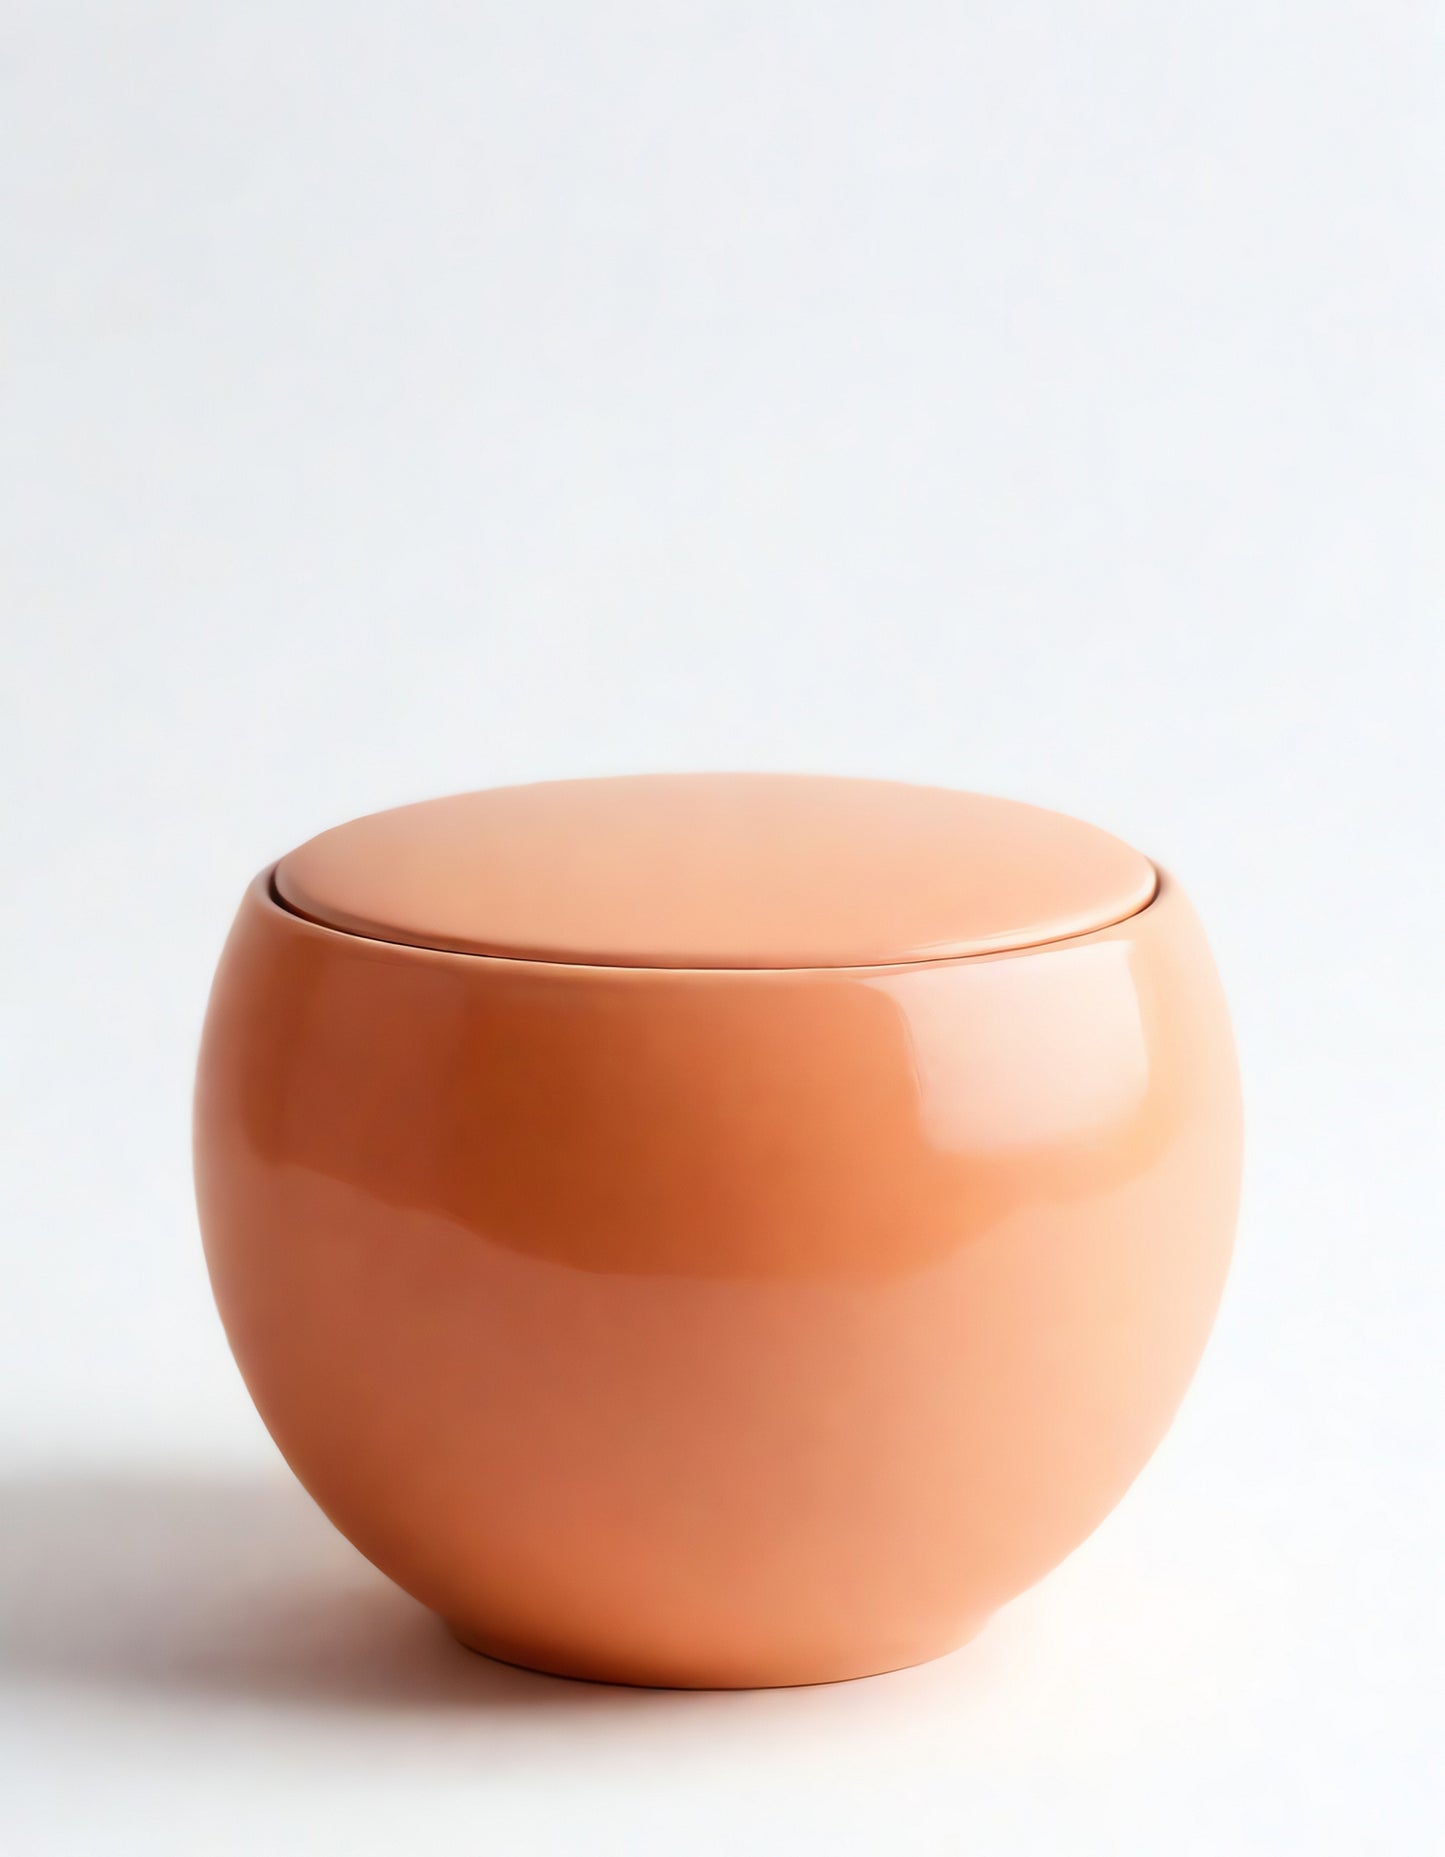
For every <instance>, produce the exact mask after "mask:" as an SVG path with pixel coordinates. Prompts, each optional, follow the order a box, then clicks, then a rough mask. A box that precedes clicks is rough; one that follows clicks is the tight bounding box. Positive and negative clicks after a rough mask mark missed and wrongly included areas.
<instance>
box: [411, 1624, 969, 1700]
mask: <svg viewBox="0 0 1445 1857" xmlns="http://www.w3.org/2000/svg"><path fill="white" fill-rule="evenodd" d="M991 1616H992V1615H991V1614H985V1616H984V1617H982V1618H980V1619H976V1620H975V1621H974V1622H973V1623H972V1624H971V1625H969V1626H968V1627H967V1628H966V1629H965V1630H963V1631H962V1632H960V1633H959V1634H958V1635H957V1636H955V1637H953V1638H951V1639H950V1640H949V1642H948V1643H946V1644H940V1645H938V1646H937V1647H936V1648H932V1649H929V1650H920V1651H919V1652H918V1653H917V1655H911V1656H905V1657H902V1658H898V1659H897V1660H896V1661H895V1660H893V1659H885V1660H884V1661H883V1662H881V1663H875V1662H872V1661H864V1662H862V1663H860V1664H858V1665H857V1667H855V1668H849V1667H848V1666H847V1665H846V1664H844V1665H842V1667H840V1668H837V1669H830V1670H826V1671H818V1672H816V1673H814V1672H803V1671H799V1672H798V1673H797V1674H787V1675H781V1674H778V1673H777V1672H776V1671H768V1672H766V1673H765V1672H763V1671H759V1672H758V1673H757V1674H756V1675H754V1676H745V1675H741V1674H738V1673H735V1672H729V1673H724V1672H722V1671H716V1672H710V1671H709V1670H708V1669H707V1667H706V1665H702V1666H700V1667H699V1669H698V1670H697V1672H696V1673H695V1674H689V1675H687V1676H683V1675H681V1674H672V1673H669V1674H666V1675H664V1674H663V1673H662V1672H656V1673H652V1674H649V1673H648V1672H647V1671H646V1669H645V1667H644V1666H641V1665H636V1666H634V1665H626V1666H623V1665H620V1664H619V1665H617V1666H615V1667H614V1666H611V1665H604V1664H594V1663H592V1662H590V1661H589V1660H588V1659H586V1658H578V1659H576V1660H573V1659H571V1658H568V1657H565V1656H564V1657H559V1656H557V1655H556V1653H555V1652H554V1651H545V1652H544V1651H540V1650H538V1651H535V1652H534V1651H532V1650H530V1649H528V1648H527V1647H526V1646H524V1645H519V1644H503V1643H500V1642H498V1641H497V1640H495V1639H490V1638H488V1637H487V1636H486V1635H485V1634H484V1633H479V1632H476V1631H473V1630H471V1629H470V1628H469V1627H467V1626H465V1625H459V1624H458V1623H457V1622H456V1621H455V1620H454V1619H446V1620H444V1621H443V1622H444V1623H445V1625H446V1628H447V1630H448V1631H449V1632H450V1633H451V1635H452V1636H453V1637H454V1638H455V1639H456V1641H457V1643H458V1644H460V1645H461V1647H462V1648H463V1650H467V1651H471V1652H472V1653H473V1654H474V1655H475V1656H477V1657H485V1658H487V1659H489V1661H490V1662H492V1663H497V1664H508V1665H510V1666H511V1668H512V1669H514V1670H529V1671H531V1672H533V1674H535V1675H537V1676H556V1677H565V1678H566V1679H567V1680H568V1681H570V1682H574V1683H606V1684H611V1685H613V1686H616V1687H620V1688H624V1689H680V1690H688V1689H815V1688H818V1687H819V1686H820V1685H822V1684H826V1683H856V1682H859V1681H861V1680H862V1679H863V1678H865V1677H870V1676H887V1675H888V1674H889V1672H890V1671H894V1670H913V1669H916V1668H917V1667H918V1665H920V1664H929V1663H933V1662H934V1661H935V1660H936V1659H938V1658H940V1657H947V1656H948V1655H949V1654H950V1652H952V1651H956V1650H959V1649H960V1648H961V1647H962V1646H963V1645H965V1644H967V1643H968V1642H969V1641H970V1640H971V1639H973V1638H975V1637H977V1635H978V1634H979V1632H981V1631H982V1630H983V1628H984V1626H985V1625H986V1624H987V1623H988V1620H989V1618H990V1617H991Z"/></svg>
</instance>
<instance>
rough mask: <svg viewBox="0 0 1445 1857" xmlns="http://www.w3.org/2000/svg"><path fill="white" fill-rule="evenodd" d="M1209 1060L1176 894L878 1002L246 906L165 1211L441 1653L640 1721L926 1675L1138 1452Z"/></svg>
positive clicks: (1230, 1164)
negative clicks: (187, 1199) (190, 1234)
mask: <svg viewBox="0 0 1445 1857" xmlns="http://www.w3.org/2000/svg"><path fill="white" fill-rule="evenodd" d="M1239 1145H1240V1127H1239V1104H1238V1092H1237V1083H1236V1074H1235V1064H1234V1057H1233V1051H1232V1045H1231V1040H1230V1034H1229V1027H1228V1020H1227V1015H1226V1012H1225V1008H1224V1003H1223V1000H1222V998H1221V995H1220V992H1219V988H1218V983H1217V980H1216V978H1215V974H1214V969H1213V965H1212V962H1211V960H1210V957H1209V953H1208V949H1207V947H1206V945H1205V943H1204V940H1203V937H1202V935H1201V933H1200V930H1199V927H1198V924H1197V922H1196V921H1195V918H1194V915H1193V913H1192V911H1191V910H1190V908H1189V906H1188V903H1187V902H1186V900H1185V899H1184V897H1183V895H1182V894H1181V893H1180V891H1179V890H1178V888H1177V887H1176V886H1174V885H1173V884H1171V883H1170V882H1168V881H1167V880H1165V881H1164V882H1163V883H1162V885H1161V887H1160V890H1159V893H1158V895H1157V896H1156V898H1155V900H1154V901H1153V902H1152V903H1151V904H1149V906H1148V907H1146V908H1144V909H1142V910H1140V911H1139V912H1138V913H1136V914H1133V915H1131V916H1130V917H1128V918H1127V919H1126V920H1123V921H1120V922H1117V923H1115V924H1113V925H1112V926H1110V927H1106V928H1103V929H1101V930H1099V931H1097V932H1095V933H1093V934H1090V935H1086V936H1081V937H1077V938H1074V939H1072V940H1065V941H1057V942H1051V943H1048V944H1046V945H1043V946H1039V947H1035V948H1031V949H1026V950H1020V951H1015V952H1010V953H1005V954H998V955H984V956H977V957H973V958H969V959H962V960H951V961H945V962H936V963H934V962H915V963H913V964H911V965H895V966H891V967H883V968H867V967H864V968H855V969H822V970H818V969H814V970H810V969H796V970H792V971H786V970H785V971H761V970H751V971H743V970H739V971H727V970H721V971H711V972H709V971H702V970H682V969H675V970H670V971H668V970H659V969H642V968H628V967H623V966H614V967H587V966H569V965H566V964H560V963H540V962H527V961H516V960H501V959H492V958H488V957H485V956H475V955H467V954H459V953H450V952H434V951H429V950H426V949H421V948H415V947H399V946H394V945H389V944H386V943H383V942H379V941H373V940H368V939H365V938H362V937H360V936H357V935H351V934H346V933H340V932H337V931H335V930H333V929H330V928H326V927H322V926H319V925H317V924H315V923H312V922H309V921H305V920H302V919H300V918H299V917H298V916H296V915H294V914H292V913H290V912H289V911H288V910H286V909H284V908H282V907H281V906H279V904H278V903H277V902H276V900H275V899H274V897H273V895H272V893H271V890H270V887H269V880H268V878H266V877H263V878H261V879H258V880H257V882H256V883H255V884H254V885H253V886H252V888H251V890H250V891H249V892H248V894H247V896H246V899H245V901H244V904H243V906H242V909H241V912H240V915H239V918H238V920H237V923H236V926H235V929H234V931H233V933H232V936H231V940H230V942H229V944H228V946H227V949H226V952H225V955H224V958H223V960H222V964H221V968H220V971H219V974H218V976H217V981H216V985H215V990H214V993H213V997H212V1003H211V1008H210V1013H209V1017H208V1020H207V1026H206V1032H205V1037H204V1044H203V1051H202V1058H201V1066H200V1075H199V1082H198V1094H197V1179H198V1193H199V1201H200V1209H201V1216H202V1225H203V1230H204V1235H205V1241H206V1250H207V1256H208V1260H209V1264H210V1268H211V1272H212V1278H213V1282H214V1285H215V1290H216V1295H217V1300H218V1302H219V1305H220V1308H221V1311H222V1315H223V1318H224V1320H225V1323H226V1327H227V1331H228V1334H229V1336H230V1339H231V1342H232V1345H233V1348H234V1350H235V1353H236V1357H237V1360H238V1362H239V1363H240V1366H241V1369H242V1371H243V1373H244V1375H245V1377H246V1380H247V1383H248V1385H249V1387H250V1389H251V1392H252V1394H253V1396H254V1398H255V1400H256V1403H257V1405H258V1407H259V1408H260V1411H261V1413H262V1416H263V1418H264V1419H265V1421H266V1423H267V1425H268V1426H269V1427H270V1429H271V1431H272V1433H273V1435H274V1436H275V1438H276V1440H277V1442H278V1444H279V1445H280V1447H281V1449H282V1451H283V1452H284V1453H285V1455H286V1457H287V1458H288V1460H289V1461H290V1463H291V1464H292V1465H293V1467H294V1468H295V1470H296V1472H297V1474H298V1475H299V1476H300V1477H301V1479H302V1481H303V1482H304V1483H305V1484H306V1485H307V1487H308V1488H309V1489H310V1490H311V1492H312V1493H313V1495H315V1497H316V1498H317V1500H318V1501H319V1502H320V1503H321V1505H322V1506H323V1508H325V1509H326V1511H327V1512H328V1513H329V1514H330V1515H331V1517H332V1518H333V1520H334V1521H335V1522H336V1523H337V1525H338V1526H339V1527H340V1528H341V1529H342V1530H343V1531H344V1532H345V1533H346V1534H347V1535H349V1536H350V1538H351V1539H352V1540H353V1541H355V1542H356V1544H357V1545H358V1546H359V1547H360V1548H361V1549H362V1550H363V1552H365V1553H366V1554H367V1555H369V1556H370V1557H371V1558H372V1559H373V1560H374V1561H375V1562H376V1563H377V1564H378V1565H379V1566H380V1567H382V1568H383V1569H384V1570H385V1571H386V1572H387V1573H389V1574H391V1575H392V1577H393V1578H395V1579H396V1580H397V1581H398V1582H400V1584H402V1585H403V1586H405V1587H406V1588H407V1589H408V1590H409V1591H411V1592H413V1593H414V1594H415V1595H416V1596H417V1597H418V1598H419V1599H421V1600H422V1601H423V1602H424V1603H426V1604H427V1605H429V1606H432V1607H434V1608H435V1609H436V1610H438V1611H440V1612H441V1613H443V1614H444V1615H445V1616H446V1617H447V1618H448V1619H449V1620H450V1621H451V1622H452V1624H453V1626H454V1628H455V1629H456V1630H457V1631H458V1633H459V1634H460V1635H461V1636H462V1637H463V1638H464V1639H466V1641H468V1642H470V1643H472V1644H474V1645H476V1646H477V1647H479V1648H482V1649H485V1650H488V1651H490V1652H493V1653H494V1654H496V1655H498V1656H501V1657H505V1658H508V1659H510V1660H513V1661H517V1662H521V1663H526V1664H531V1665H534V1666H538V1667H541V1668H546V1669H552V1670H558V1671H562V1672H565V1673H569V1674H578V1675H584V1676H592V1677H601V1678H606V1679H612V1680H620V1681H627V1682H641V1683H661V1684H682V1685H713V1684H727V1685H734V1684H735V1685H752V1684H767V1683H796V1682H813V1681H821V1680H827V1679H831V1678H839V1677H847V1676H856V1675H861V1674H865V1673H867V1672H870V1671H877V1670H883V1669H887V1668H891V1667H895V1666H898V1665H902V1664H906V1663H910V1662H915V1661H918V1660H921V1659H923V1658H925V1657H929V1656H933V1655H937V1654H938V1653H940V1652H942V1651H945V1650H948V1649H949V1648H951V1647H952V1646H954V1645H956V1644H957V1643H959V1642H961V1641H962V1640H963V1639H964V1638H966V1637H967V1636H968V1635H970V1634H971V1633H972V1632H973V1631H974V1630H976V1629H977V1627H978V1626H979V1625H980V1624H981V1623H982V1621H983V1620H984V1619H985V1618H986V1617H987V1616H988V1614H989V1613H990V1612H991V1611H992V1610H993V1609H994V1608H995V1607H996V1606H998V1605H999V1604H1001V1603H1002V1602H1003V1601H1005V1600H1007V1599H1008V1598H1010V1597H1011V1596H1012V1595H1013V1594H1015V1593H1017V1592H1018V1591H1020V1590H1021V1589H1022V1588H1023V1587H1024V1586H1026V1585H1028V1584H1030V1583H1031V1582H1032V1581H1034V1580H1035V1579H1037V1578H1038V1577H1039V1576H1040V1575H1042V1574H1043V1573H1044V1572H1046V1571H1047V1570H1048V1569H1049V1568H1050V1567H1051V1566H1052V1565H1054V1564H1055V1563H1056V1562H1057V1561H1058V1560H1059V1559H1060V1558H1062V1556H1063V1555H1064V1554H1066V1553H1067V1552H1068V1551H1069V1550H1070V1549H1071V1548H1072V1547H1073V1546H1075V1545H1076V1544H1077V1543H1078V1542H1079V1541H1080V1540H1081V1539H1082V1538H1083V1537H1084V1535H1086V1534H1087V1533H1088V1532H1089V1531H1090V1530H1091V1529H1092V1528H1093V1527H1094V1526H1095V1525H1096V1524H1097V1523H1098V1522H1099V1521H1100V1520H1101V1519H1102V1517H1103V1516H1104V1515H1105V1514H1106V1513H1107V1511H1108V1510H1109V1508H1110V1507H1111V1506H1112V1505H1113V1504H1114V1503H1115V1502H1116V1501H1117V1500H1118V1498H1119V1496H1120V1495H1121V1494H1122V1493H1123V1491H1124V1490H1125V1488H1126V1487H1127V1485H1128V1483H1129V1482H1130V1481H1131V1479H1132V1478H1133V1477H1134V1475H1135V1474H1136V1473H1137V1472H1138V1470H1139V1469H1140V1467H1141V1466H1142V1464H1143V1463H1144V1461H1145V1460H1146V1458H1147V1457H1148V1455H1149V1453H1150V1452H1151V1451H1152V1449H1153V1448H1154V1446H1155V1445H1156V1443H1157V1442H1158V1440H1159V1438H1160V1437H1161V1436H1162V1434H1163V1432H1164V1430H1165V1428H1166V1426H1167V1425H1168V1422H1169V1419H1170V1417H1171V1415H1172V1414H1173V1412H1174V1410H1175V1407H1176V1405H1177V1403H1178V1401H1179V1399H1180V1397H1181V1395H1182V1393H1183V1391H1184V1388H1185V1386H1186V1384H1187V1382H1188V1379H1189V1377H1190V1375H1191V1373H1192V1371H1193V1369H1194V1366H1195V1364H1196V1362H1197V1360H1198V1357H1199V1354H1200V1351H1201V1349H1202V1347H1203V1345H1204V1341H1205V1338H1206V1335H1207V1332H1208V1329H1209V1326H1210V1323H1211V1320H1212V1317H1213V1314H1214V1310H1215V1307H1216V1304H1217V1301H1218V1297H1219V1293H1220V1289H1221V1286H1222V1283H1223V1279H1224V1274H1225V1269H1226V1265H1227V1261H1228V1256H1229V1250H1230V1245H1231V1240H1232V1232H1233V1224H1234V1214H1235V1202H1236V1194H1237V1186H1238V1170H1239Z"/></svg>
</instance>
